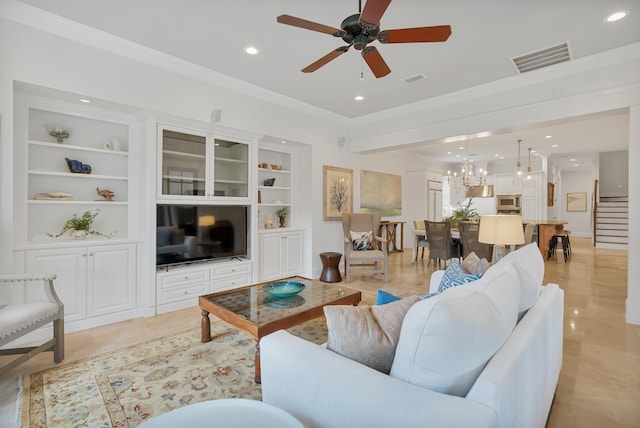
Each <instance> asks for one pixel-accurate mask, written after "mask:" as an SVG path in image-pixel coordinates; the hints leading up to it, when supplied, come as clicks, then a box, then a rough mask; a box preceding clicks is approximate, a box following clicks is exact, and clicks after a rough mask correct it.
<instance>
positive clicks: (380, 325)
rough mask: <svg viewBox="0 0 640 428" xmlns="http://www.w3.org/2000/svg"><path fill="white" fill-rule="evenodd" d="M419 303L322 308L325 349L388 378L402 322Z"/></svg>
mask: <svg viewBox="0 0 640 428" xmlns="http://www.w3.org/2000/svg"><path fill="white" fill-rule="evenodd" d="M418 300H419V297H418V296H409V297H405V298H404V299H400V300H397V301H395V302H391V303H388V304H386V305H380V306H347V305H337V306H336V305H329V306H325V307H324V316H325V318H326V320H327V329H328V331H329V335H328V336H329V338H328V340H327V349H329V350H331V351H333V352H335V353H337V354H340V355H342V356H344V357H347V358H350V359H352V360H354V361H357V362H359V363H361V364H364V365H366V366H369V367H371V368H372V369H375V370H378V371H380V372H382V373H385V374H388V373H389V370H391V364H392V363H393V358H394V356H395V353H396V345H397V344H398V339H399V338H400V328H401V327H402V320H403V319H404V316H405V314H406V313H407V311H408V310H409V308H411V306H413V304H414V303H415V302H417V301H418Z"/></svg>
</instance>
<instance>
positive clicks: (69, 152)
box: [14, 96, 137, 244]
mask: <svg viewBox="0 0 640 428" xmlns="http://www.w3.org/2000/svg"><path fill="white" fill-rule="evenodd" d="M16 103H17V105H18V108H16V122H17V123H18V126H16V127H15V129H16V133H15V156H16V165H17V167H16V168H15V171H16V172H15V174H16V177H15V183H16V189H15V193H16V195H17V197H18V199H22V200H23V201H24V203H18V204H15V207H16V208H15V210H16V213H15V216H14V218H16V219H17V221H16V224H15V226H16V234H15V236H16V243H17V244H26V243H33V242H44V241H51V238H50V237H49V236H48V234H57V233H58V232H59V231H60V230H61V228H62V226H63V225H64V224H65V222H66V221H67V220H68V219H69V218H71V217H72V216H73V215H74V214H76V215H78V216H80V215H82V213H83V212H85V211H92V212H93V211H95V210H100V212H101V213H100V215H99V216H98V217H97V218H96V220H95V222H94V225H93V226H94V229H95V230H97V231H99V232H102V233H105V234H112V236H113V237H115V238H127V237H128V235H129V230H130V229H131V225H130V224H129V221H130V217H129V212H130V209H131V207H130V202H129V201H130V200H131V199H132V189H134V188H135V184H134V183H133V181H135V180H136V178H131V177H130V171H131V169H132V168H131V162H132V157H133V156H131V152H130V150H129V149H130V141H131V140H132V139H134V138H135V137H136V135H137V122H135V121H134V120H133V118H132V117H130V116H128V115H123V114H119V113H115V112H111V111H104V110H98V109H90V108H83V107H82V106H78V105H70V104H66V103H63V102H58V101H53V100H44V99H40V98H32V97H27V96H18V97H17V98H16ZM100 191H106V192H102V194H105V193H107V192H111V195H113V196H109V197H105V196H102V194H100V193H99V192H100ZM134 200H135V198H134ZM61 239H65V237H63V238H57V240H58V241H59V240H61ZM66 239H70V238H69V237H66Z"/></svg>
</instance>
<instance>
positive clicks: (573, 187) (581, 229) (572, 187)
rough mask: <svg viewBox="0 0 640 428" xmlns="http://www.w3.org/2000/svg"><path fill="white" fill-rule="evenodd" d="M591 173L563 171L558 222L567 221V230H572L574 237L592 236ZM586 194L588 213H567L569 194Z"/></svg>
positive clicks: (585, 171) (586, 171) (587, 171)
mask: <svg viewBox="0 0 640 428" xmlns="http://www.w3.org/2000/svg"><path fill="white" fill-rule="evenodd" d="M591 177H592V176H591V171H589V170H582V171H563V172H562V187H561V194H558V195H557V196H558V200H557V203H558V204H559V208H560V217H559V218H558V220H567V221H568V222H569V224H567V225H566V226H565V228H566V229H569V230H571V235H572V236H585V237H588V236H591V234H592V232H591V210H592V209H593V204H592V196H593V180H592V178H591ZM572 192H584V193H586V194H587V210H586V211H567V193H572Z"/></svg>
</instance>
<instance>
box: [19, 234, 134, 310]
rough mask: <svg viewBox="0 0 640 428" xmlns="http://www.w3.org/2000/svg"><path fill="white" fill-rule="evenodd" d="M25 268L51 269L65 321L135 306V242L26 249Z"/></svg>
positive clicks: (31, 269)
mask: <svg viewBox="0 0 640 428" xmlns="http://www.w3.org/2000/svg"><path fill="white" fill-rule="evenodd" d="M25 264H26V266H25V271H26V272H54V273H55V274H56V275H57V278H56V281H55V287H56V292H57V293H58V295H59V297H60V299H61V300H62V303H64V310H65V323H69V322H73V321H80V320H84V319H88V318H93V317H98V316H104V315H110V314H113V313H117V312H122V311H127V310H129V309H133V308H135V306H136V275H137V271H136V245H135V244H115V245H87V246H69V247H65V248H47V249H40V250H28V251H26V259H25Z"/></svg>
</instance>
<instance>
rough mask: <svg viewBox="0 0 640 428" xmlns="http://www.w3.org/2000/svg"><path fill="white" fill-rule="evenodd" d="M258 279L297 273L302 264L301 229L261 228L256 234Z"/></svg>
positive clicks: (263, 279)
mask: <svg viewBox="0 0 640 428" xmlns="http://www.w3.org/2000/svg"><path fill="white" fill-rule="evenodd" d="M258 241H259V243H258V246H259V247H258V258H259V264H260V270H259V273H260V279H259V280H260V281H261V282H262V281H270V280H273V279H280V278H286V277H289V276H293V275H298V274H300V273H301V272H302V270H303V267H304V266H303V264H304V231H303V230H295V229H288V230H281V229H280V230H278V229H276V230H267V229H265V230H262V231H260V232H259V236H258Z"/></svg>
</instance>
